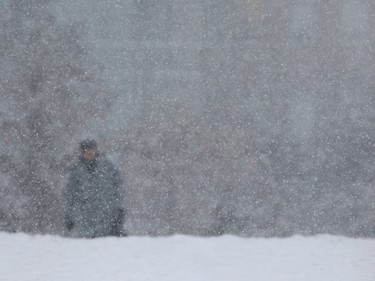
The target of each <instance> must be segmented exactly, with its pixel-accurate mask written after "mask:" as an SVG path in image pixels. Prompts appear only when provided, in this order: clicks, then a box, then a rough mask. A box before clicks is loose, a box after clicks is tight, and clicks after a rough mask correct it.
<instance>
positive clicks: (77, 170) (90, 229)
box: [64, 140, 125, 238]
mask: <svg viewBox="0 0 375 281" xmlns="http://www.w3.org/2000/svg"><path fill="white" fill-rule="evenodd" d="M64 195H65V199H66V206H65V216H64V225H65V228H66V230H68V231H69V232H71V234H72V235H73V236H78V237H84V238H94V237H103V236H125V233H124V232H123V221H124V215H125V208H124V198H123V181H122V178H121V176H120V172H119V170H118V169H117V168H116V167H115V166H114V165H113V164H112V163H111V162H110V161H109V160H108V159H106V158H105V157H104V155H102V154H100V153H99V151H98V147H97V143H96V142H95V141H94V140H84V141H82V142H81V143H80V157H79V159H78V161H77V162H76V163H75V164H74V165H73V166H72V168H71V170H70V175H69V178H68V182H67V185H66V188H65V191H64Z"/></svg>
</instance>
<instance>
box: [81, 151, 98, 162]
mask: <svg viewBox="0 0 375 281" xmlns="http://www.w3.org/2000/svg"><path fill="white" fill-rule="evenodd" d="M82 156H83V158H84V159H85V160H88V161H91V160H94V159H95V157H96V149H85V150H84V151H83V152H82Z"/></svg>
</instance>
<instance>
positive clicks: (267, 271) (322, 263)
mask: <svg viewBox="0 0 375 281" xmlns="http://www.w3.org/2000/svg"><path fill="white" fill-rule="evenodd" d="M0 249H1V250H0V280H1V281H29V280H30V281H31V280H33V281H60V280H64V281H86V280H87V281H99V280H100V281H107V280H108V281H117V280H121V281H139V280H144V281H151V280H152V281H156V280H157V281H159V280H160V281H172V280H173V281H187V280H189V281H190V280H191V281H222V280H225V281H242V280H244V281H258V280H259V281H274V280H275V281H276V280H277V281H284V280H285V281H309V280H311V281H312V280H314V281H335V280H338V281H374V280H375V240H374V239H351V238H344V237H337V236H329V235H321V236H316V237H301V236H295V237H291V238H283V239H281V238H271V239H260V238H239V237H235V236H221V237H215V238H200V237H190V236H182V235H176V236H171V237H158V238H150V237H128V238H98V239H93V240H86V239H68V238H61V237H54V236H28V235H25V234H7V233H0Z"/></svg>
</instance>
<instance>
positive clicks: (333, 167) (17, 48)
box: [0, 0, 375, 237]
mask: <svg viewBox="0 0 375 281" xmlns="http://www.w3.org/2000/svg"><path fill="white" fill-rule="evenodd" d="M374 15H375V4H374V2H373V1H370V0H340V1H338V0H325V1H323V0H322V1H320V0H299V1H292V0H283V1H280V0H270V1H260V0H235V1H224V0H207V1H198V0H191V1H180V0H176V1H170V0H159V1H155V0H149V1H145V0H127V1H125V0H124V1H119V0H106V1H103V0H90V1H89V0H75V1H73V0H71V1H70V0H66V1H53V0H35V1H28V0H0V27H1V28H0V65H1V67H0V96H1V103H0V127H1V132H2V138H1V139H0V230H3V231H11V232H14V231H25V232H28V233H53V234H60V233H61V232H62V220H61V217H62V200H63V198H62V190H63V188H64V184H65V182H66V177H67V171H68V167H69V165H70V164H71V163H72V162H73V161H74V160H75V159H76V157H77V152H78V142H79V141H80V140H81V139H83V138H86V137H92V138H95V139H97V141H98V143H99V148H100V150H102V151H103V152H106V154H107V155H108V157H110V158H111V159H112V160H113V161H114V162H115V163H116V164H117V165H118V166H119V167H120V170H121V173H122V175H123V177H124V179H125V180H126V183H127V185H126V189H125V190H124V193H125V195H126V198H127V208H128V210H127V211H128V215H127V219H126V223H125V227H126V229H127V231H128V233H129V234H132V235H167V234H172V233H184V234H193V235H220V234H224V233H231V234H236V235H243V236H262V237H263V236H288V235H293V234H305V235H311V234H317V233H333V234H340V235H349V236H362V237H363V236H365V237H366V236H372V237H374V236H375V220H374V211H375V205H374V204H375V203H374V202H375V192H374V187H373V181H374V172H375V166H374V160H375V150H374V149H375V147H374V146H375V130H374V129H375V128H374V121H375V108H374V102H375V92H374V89H375V87H374V86H375V77H374V76H375V75H374V73H375V72H374V65H375V64H374V49H373V48H374V47H373V46H374V43H375V38H374V35H375V31H374V26H375V16H374Z"/></svg>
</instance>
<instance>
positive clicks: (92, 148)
mask: <svg viewBox="0 0 375 281" xmlns="http://www.w3.org/2000/svg"><path fill="white" fill-rule="evenodd" d="M80 150H81V154H82V157H83V159H85V160H87V161H93V160H95V159H96V156H97V155H98V145H97V144H96V141H94V140H90V139H87V140H84V141H81V143H80Z"/></svg>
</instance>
